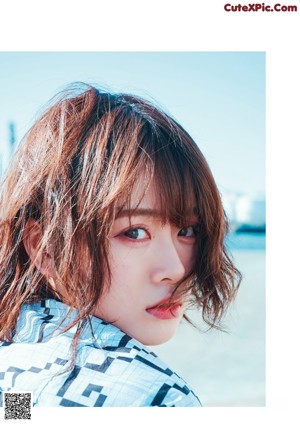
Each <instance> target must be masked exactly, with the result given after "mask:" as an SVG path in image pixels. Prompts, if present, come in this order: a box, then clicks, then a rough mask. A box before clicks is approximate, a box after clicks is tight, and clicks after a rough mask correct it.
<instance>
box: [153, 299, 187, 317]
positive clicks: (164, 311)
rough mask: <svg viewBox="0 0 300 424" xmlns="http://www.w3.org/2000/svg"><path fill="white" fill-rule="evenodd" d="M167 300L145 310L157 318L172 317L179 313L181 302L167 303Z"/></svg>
mask: <svg viewBox="0 0 300 424" xmlns="http://www.w3.org/2000/svg"><path fill="white" fill-rule="evenodd" d="M167 302H168V301H167V300H164V301H161V302H159V303H158V304H156V305H154V306H151V307H150V308H147V309H146V311H147V312H148V313H149V314H151V315H153V316H154V317H156V318H158V319H172V318H176V317H177V316H178V315H179V312H180V309H181V306H182V304H181V303H174V302H172V303H171V304H170V305H168V304H167Z"/></svg>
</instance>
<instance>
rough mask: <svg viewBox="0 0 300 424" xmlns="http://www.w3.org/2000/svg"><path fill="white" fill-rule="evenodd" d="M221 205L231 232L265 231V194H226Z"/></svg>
mask: <svg viewBox="0 0 300 424" xmlns="http://www.w3.org/2000/svg"><path fill="white" fill-rule="evenodd" d="M223 205H224V209H225V212H226V214H227V216H228V220H229V224H230V230H231V231H247V232H248V231H256V232H264V231H265V230H266V199H265V194H259V193H256V194H235V193H227V194H226V195H225V196H224V197H223Z"/></svg>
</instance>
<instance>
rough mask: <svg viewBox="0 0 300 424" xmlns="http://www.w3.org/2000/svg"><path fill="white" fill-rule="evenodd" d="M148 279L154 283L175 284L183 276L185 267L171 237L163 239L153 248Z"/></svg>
mask: <svg viewBox="0 0 300 424" xmlns="http://www.w3.org/2000/svg"><path fill="white" fill-rule="evenodd" d="M153 249H154V252H153V259H152V264H151V271H150V274H151V275H150V278H151V281H152V282H154V283H161V282H166V283H167V282H170V283H176V282H178V281H180V280H181V279H182V278H183V277H184V276H185V272H186V270H185V267H184V264H183V262H182V259H181V257H180V255H179V252H178V250H177V248H176V245H175V243H174V240H173V239H172V237H165V238H164V239H163V240H160V241H159V242H158V243H157V245H156V246H154V247H153Z"/></svg>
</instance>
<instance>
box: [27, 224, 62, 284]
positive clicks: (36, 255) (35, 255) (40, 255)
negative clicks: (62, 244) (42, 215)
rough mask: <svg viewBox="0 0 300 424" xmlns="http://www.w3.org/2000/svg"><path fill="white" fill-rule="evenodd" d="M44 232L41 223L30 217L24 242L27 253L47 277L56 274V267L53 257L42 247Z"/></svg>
mask: <svg viewBox="0 0 300 424" xmlns="http://www.w3.org/2000/svg"><path fill="white" fill-rule="evenodd" d="M42 237H43V232H42V229H41V226H40V224H39V223H38V222H37V221H36V220H34V219H32V218H29V219H28V220H27V222H26V224H25V228H24V232H23V244H24V247H25V250H26V252H27V255H28V256H29V258H30V259H31V261H32V263H33V264H34V265H35V266H36V268H37V269H38V270H39V271H40V272H41V273H42V274H43V275H44V276H45V277H46V278H47V279H49V278H51V277H52V278H53V277H54V276H55V269H54V264H53V260H52V257H51V256H50V255H49V254H48V253H47V252H46V251H45V250H44V251H42V250H41V249H40V243H41V240H42Z"/></svg>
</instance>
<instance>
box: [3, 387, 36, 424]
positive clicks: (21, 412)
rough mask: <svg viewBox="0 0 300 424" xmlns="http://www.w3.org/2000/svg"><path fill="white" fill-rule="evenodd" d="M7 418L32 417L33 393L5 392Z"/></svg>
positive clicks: (27, 418)
mask: <svg viewBox="0 0 300 424" xmlns="http://www.w3.org/2000/svg"><path fill="white" fill-rule="evenodd" d="M3 401H4V402H3V403H4V405H3V406H4V419H5V420H30V419H31V393H14V392H7V393H3Z"/></svg>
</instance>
